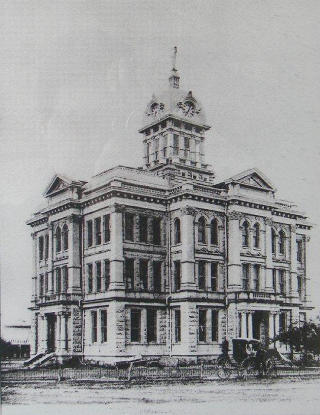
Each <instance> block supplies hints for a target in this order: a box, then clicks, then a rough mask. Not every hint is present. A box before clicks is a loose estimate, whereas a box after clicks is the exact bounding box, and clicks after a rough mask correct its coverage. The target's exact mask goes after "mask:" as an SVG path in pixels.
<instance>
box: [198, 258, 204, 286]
mask: <svg viewBox="0 0 320 415" xmlns="http://www.w3.org/2000/svg"><path fill="white" fill-rule="evenodd" d="M198 270H199V274H198V283H199V290H205V289H206V263H205V261H199V264H198Z"/></svg>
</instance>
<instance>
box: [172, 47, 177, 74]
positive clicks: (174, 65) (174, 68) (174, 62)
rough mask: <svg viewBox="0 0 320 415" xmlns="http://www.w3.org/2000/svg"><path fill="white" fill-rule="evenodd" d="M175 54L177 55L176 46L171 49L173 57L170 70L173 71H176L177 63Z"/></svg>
mask: <svg viewBox="0 0 320 415" xmlns="http://www.w3.org/2000/svg"><path fill="white" fill-rule="evenodd" d="M177 53H178V48H177V46H175V47H174V48H173V55H172V69H173V70H177V69H176V63H177Z"/></svg>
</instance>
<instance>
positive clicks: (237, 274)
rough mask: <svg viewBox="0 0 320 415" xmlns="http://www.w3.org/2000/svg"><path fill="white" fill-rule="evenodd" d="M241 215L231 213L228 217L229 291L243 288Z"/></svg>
mask: <svg viewBox="0 0 320 415" xmlns="http://www.w3.org/2000/svg"><path fill="white" fill-rule="evenodd" d="M240 217H241V214H240V213H238V212H230V213H229V215H228V289H229V290H239V289H240V288H241V264H240V242H241V241H240V227H239V220H240Z"/></svg>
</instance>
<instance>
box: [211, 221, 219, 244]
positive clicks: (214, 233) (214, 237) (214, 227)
mask: <svg viewBox="0 0 320 415" xmlns="http://www.w3.org/2000/svg"><path fill="white" fill-rule="evenodd" d="M210 239H211V244H212V245H218V221H217V219H212V221H211V224H210Z"/></svg>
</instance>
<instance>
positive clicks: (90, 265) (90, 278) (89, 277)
mask: <svg viewBox="0 0 320 415" xmlns="http://www.w3.org/2000/svg"><path fill="white" fill-rule="evenodd" d="M87 273H88V293H92V290H93V276H92V264H88V265H87Z"/></svg>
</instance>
